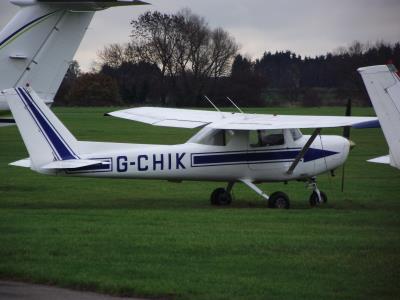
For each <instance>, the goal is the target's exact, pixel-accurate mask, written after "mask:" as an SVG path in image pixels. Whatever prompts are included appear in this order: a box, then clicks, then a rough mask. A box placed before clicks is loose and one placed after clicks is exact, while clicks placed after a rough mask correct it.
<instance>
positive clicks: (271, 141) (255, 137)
mask: <svg viewBox="0 0 400 300" xmlns="http://www.w3.org/2000/svg"><path fill="white" fill-rule="evenodd" d="M284 144H285V137H284V134H283V130H282V129H273V130H257V131H254V130H253V131H250V146H251V147H268V146H280V145H284Z"/></svg>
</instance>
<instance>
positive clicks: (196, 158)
mask: <svg viewBox="0 0 400 300" xmlns="http://www.w3.org/2000/svg"><path fill="white" fill-rule="evenodd" d="M300 150H301V149H300V148H297V149H285V150H283V149H282V150H270V151H253V152H251V151H248V152H234V153H232V152H217V153H193V154H192V167H200V166H215V165H236V164H257V163H277V162H290V161H293V160H294V159H295V158H296V157H297V155H298V154H299V152H300ZM337 153H338V152H333V151H328V150H321V149H314V148H310V149H308V150H307V152H306V154H305V155H304V158H303V161H304V162H308V161H313V160H316V159H320V158H324V157H327V156H331V155H334V154H337Z"/></svg>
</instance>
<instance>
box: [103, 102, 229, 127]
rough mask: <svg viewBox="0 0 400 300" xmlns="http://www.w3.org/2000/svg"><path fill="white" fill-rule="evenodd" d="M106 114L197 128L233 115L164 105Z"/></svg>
mask: <svg viewBox="0 0 400 300" xmlns="http://www.w3.org/2000/svg"><path fill="white" fill-rule="evenodd" d="M106 116H113V117H117V118H122V119H127V120H131V121H137V122H142V123H146V124H150V125H154V126H164V127H179V128H197V127H202V126H205V125H208V124H210V123H213V122H218V121H221V120H223V118H224V117H225V118H227V117H230V116H232V113H226V112H223V113H219V112H217V111H207V110H195V109H179V108H164V107H138V108H130V109H124V110H119V111H115V112H110V113H107V114H106Z"/></svg>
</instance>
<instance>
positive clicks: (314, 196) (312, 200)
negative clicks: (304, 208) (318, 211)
mask: <svg viewBox="0 0 400 300" xmlns="http://www.w3.org/2000/svg"><path fill="white" fill-rule="evenodd" d="M319 193H320V195H321V200H320V199H319V197H318V194H317V192H316V191H314V192H312V194H311V196H310V200H309V201H310V205H311V206H312V207H315V206H317V205H318V204H321V203H326V202H328V197H327V196H326V194H325V193H324V192H322V191H319Z"/></svg>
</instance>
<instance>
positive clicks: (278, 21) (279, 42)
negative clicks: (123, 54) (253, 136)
mask: <svg viewBox="0 0 400 300" xmlns="http://www.w3.org/2000/svg"><path fill="white" fill-rule="evenodd" d="M149 2H151V3H152V5H151V6H143V7H124V8H112V9H108V10H106V11H102V12H98V13H96V16H95V17H94V19H93V21H92V23H91V25H90V27H89V30H88V32H87V34H86V36H85V38H84V40H83V42H82V44H81V46H80V48H79V50H78V53H77V55H76V59H77V60H78V61H79V63H80V64H81V66H82V67H83V69H85V70H87V69H89V67H90V65H91V63H92V62H93V60H95V59H96V53H97V51H98V50H99V49H101V48H102V47H103V46H104V45H106V44H109V43H115V42H127V41H128V40H129V32H130V28H129V21H130V20H131V19H133V18H136V17H137V16H138V15H139V14H141V13H143V12H145V11H147V10H159V11H162V12H176V11H178V10H180V9H182V8H190V9H191V10H192V11H193V12H194V13H196V14H199V15H201V16H203V17H204V18H205V19H206V20H207V22H208V23H209V24H210V25H211V26H212V27H217V26H221V27H223V28H224V29H226V30H227V31H229V32H230V33H231V34H232V35H233V36H234V37H235V38H236V40H237V42H238V43H239V44H240V46H241V48H240V52H241V53H243V54H245V55H247V56H250V57H252V58H256V57H260V56H261V55H262V53H263V52H264V51H272V52H274V51H276V50H288V49H289V50H292V51H295V52H296V53H298V54H301V55H302V56H305V55H307V56H315V55H318V54H325V53H327V52H328V51H332V50H334V49H336V48H338V47H339V46H346V45H349V44H350V43H351V42H352V41H354V40H359V41H362V42H366V41H371V42H375V41H377V40H384V41H387V42H396V41H400V0H274V1H272V0H230V1H227V0H149ZM15 12H16V8H15V7H14V6H12V5H10V4H8V1H7V0H0V27H2V26H3V25H4V24H5V23H6V22H7V21H8V20H9V19H10V18H11V17H12V16H13V14H14V13H15Z"/></svg>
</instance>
